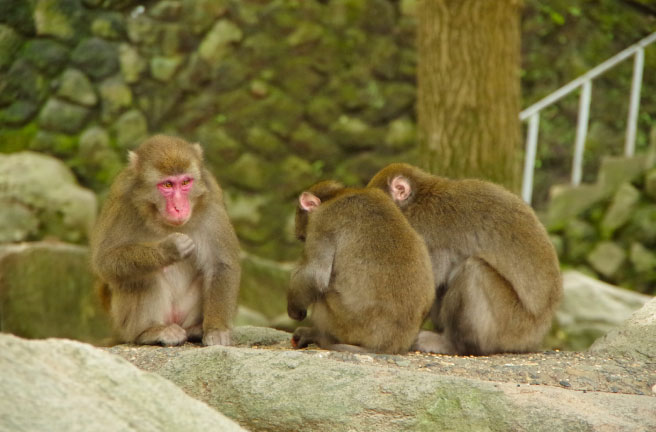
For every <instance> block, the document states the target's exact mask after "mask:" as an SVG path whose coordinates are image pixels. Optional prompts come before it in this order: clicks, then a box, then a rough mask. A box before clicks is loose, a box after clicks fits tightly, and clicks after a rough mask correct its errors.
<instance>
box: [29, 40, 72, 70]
mask: <svg viewBox="0 0 656 432" xmlns="http://www.w3.org/2000/svg"><path fill="white" fill-rule="evenodd" d="M20 55H21V57H22V58H24V59H26V60H27V61H29V62H30V63H31V64H33V65H34V66H35V67H36V68H37V69H39V70H40V71H42V72H44V73H45V74H46V75H49V76H53V75H56V74H57V73H59V72H61V70H62V69H63V68H64V67H65V66H66V63H68V58H69V55H70V53H69V50H68V48H67V47H66V45H64V44H62V43H59V42H56V41H54V40H49V39H33V40H30V41H27V42H26V43H25V45H23V48H22V50H21V53H20Z"/></svg>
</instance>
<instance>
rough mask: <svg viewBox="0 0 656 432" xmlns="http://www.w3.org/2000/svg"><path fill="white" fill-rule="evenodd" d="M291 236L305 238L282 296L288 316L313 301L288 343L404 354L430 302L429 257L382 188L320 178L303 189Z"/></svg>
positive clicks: (303, 311) (302, 311) (301, 313)
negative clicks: (309, 315)
mask: <svg viewBox="0 0 656 432" xmlns="http://www.w3.org/2000/svg"><path fill="white" fill-rule="evenodd" d="M296 236H297V237H298V238H299V239H300V240H303V241H305V248H304V251H303V255H302V258H301V261H300V263H299V265H298V267H297V268H296V269H295V271H294V272H293V273H292V277H291V281H290V287H289V291H288V295H287V304H288V306H287V311H288V314H289V316H290V317H291V318H293V319H296V320H302V319H303V318H305V316H306V314H307V308H308V307H309V306H310V305H313V311H312V322H313V327H312V328H308V327H300V328H298V329H296V331H295V332H294V336H293V340H292V341H293V344H294V345H295V347H297V348H303V347H305V346H307V345H308V344H310V343H315V344H317V345H319V346H320V347H322V348H327V349H333V350H341V351H351V352H376V353H405V352H407V351H408V349H409V348H410V347H411V345H412V344H413V342H414V341H415V339H416V337H417V334H418V332H419V328H420V326H421V324H422V322H423V320H424V319H425V317H426V316H427V314H428V312H429V310H430V307H431V304H432V303H433V300H434V297H435V293H434V282H433V275H432V272H431V265H430V259H429V256H428V252H427V250H426V246H425V245H424V243H423V241H422V240H421V237H420V236H419V235H418V234H417V233H416V232H415V231H414V230H413V229H412V227H411V226H410V224H409V223H408V221H407V220H406V219H405V218H404V217H403V215H402V214H401V212H400V211H399V209H398V208H397V207H396V206H395V205H394V203H393V202H392V201H391V200H390V199H389V198H388V197H387V196H386V195H385V194H384V193H383V192H382V191H380V190H376V189H373V188H365V189H351V188H345V187H343V186H342V185H341V184H339V183H337V182H333V181H325V182H321V183H318V184H316V185H314V186H312V187H311V188H310V189H309V190H307V191H305V192H303V193H302V194H301V195H300V197H299V200H298V208H297V212H296Z"/></svg>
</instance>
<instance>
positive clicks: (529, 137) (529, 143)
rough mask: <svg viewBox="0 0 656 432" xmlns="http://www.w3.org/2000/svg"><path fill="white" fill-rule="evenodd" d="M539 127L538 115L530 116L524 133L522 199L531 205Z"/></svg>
mask: <svg viewBox="0 0 656 432" xmlns="http://www.w3.org/2000/svg"><path fill="white" fill-rule="evenodd" d="M539 126H540V113H539V112H536V113H535V114H532V115H531V117H530V118H529V122H528V131H527V133H526V154H525V155H524V178H523V179H522V198H523V199H524V202H526V203H528V204H531V199H532V198H533V171H534V169H535V156H536V153H537V147H538V129H539Z"/></svg>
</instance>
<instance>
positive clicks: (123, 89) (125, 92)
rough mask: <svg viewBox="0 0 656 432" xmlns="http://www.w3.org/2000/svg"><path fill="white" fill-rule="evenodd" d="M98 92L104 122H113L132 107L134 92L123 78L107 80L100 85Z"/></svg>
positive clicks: (117, 77) (115, 77)
mask: <svg viewBox="0 0 656 432" xmlns="http://www.w3.org/2000/svg"><path fill="white" fill-rule="evenodd" d="M98 91H99V93H100V99H101V103H102V113H101V117H102V119H103V121H104V122H111V121H112V120H114V119H115V118H116V116H118V115H119V114H120V113H121V112H123V111H125V110H126V109H127V108H129V107H130V106H131V105H132V90H131V89H130V87H129V86H128V85H126V84H125V82H124V81H123V78H122V77H121V76H113V77H111V78H107V79H106V80H104V81H103V82H101V83H100V85H99V86H98Z"/></svg>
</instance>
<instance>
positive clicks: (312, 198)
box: [298, 192, 321, 213]
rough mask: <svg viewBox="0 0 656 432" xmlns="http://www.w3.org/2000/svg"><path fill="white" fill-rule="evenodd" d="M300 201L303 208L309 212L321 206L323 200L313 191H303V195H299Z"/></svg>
mask: <svg viewBox="0 0 656 432" xmlns="http://www.w3.org/2000/svg"><path fill="white" fill-rule="evenodd" d="M298 203H299V204H300V205H301V208H302V209H303V210H305V211H306V212H308V213H309V212H311V211H313V210H315V209H316V208H317V207H319V204H321V200H320V199H319V197H318V196H316V195H314V194H313V193H310V192H303V193H302V194H301V196H299V197H298Z"/></svg>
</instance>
